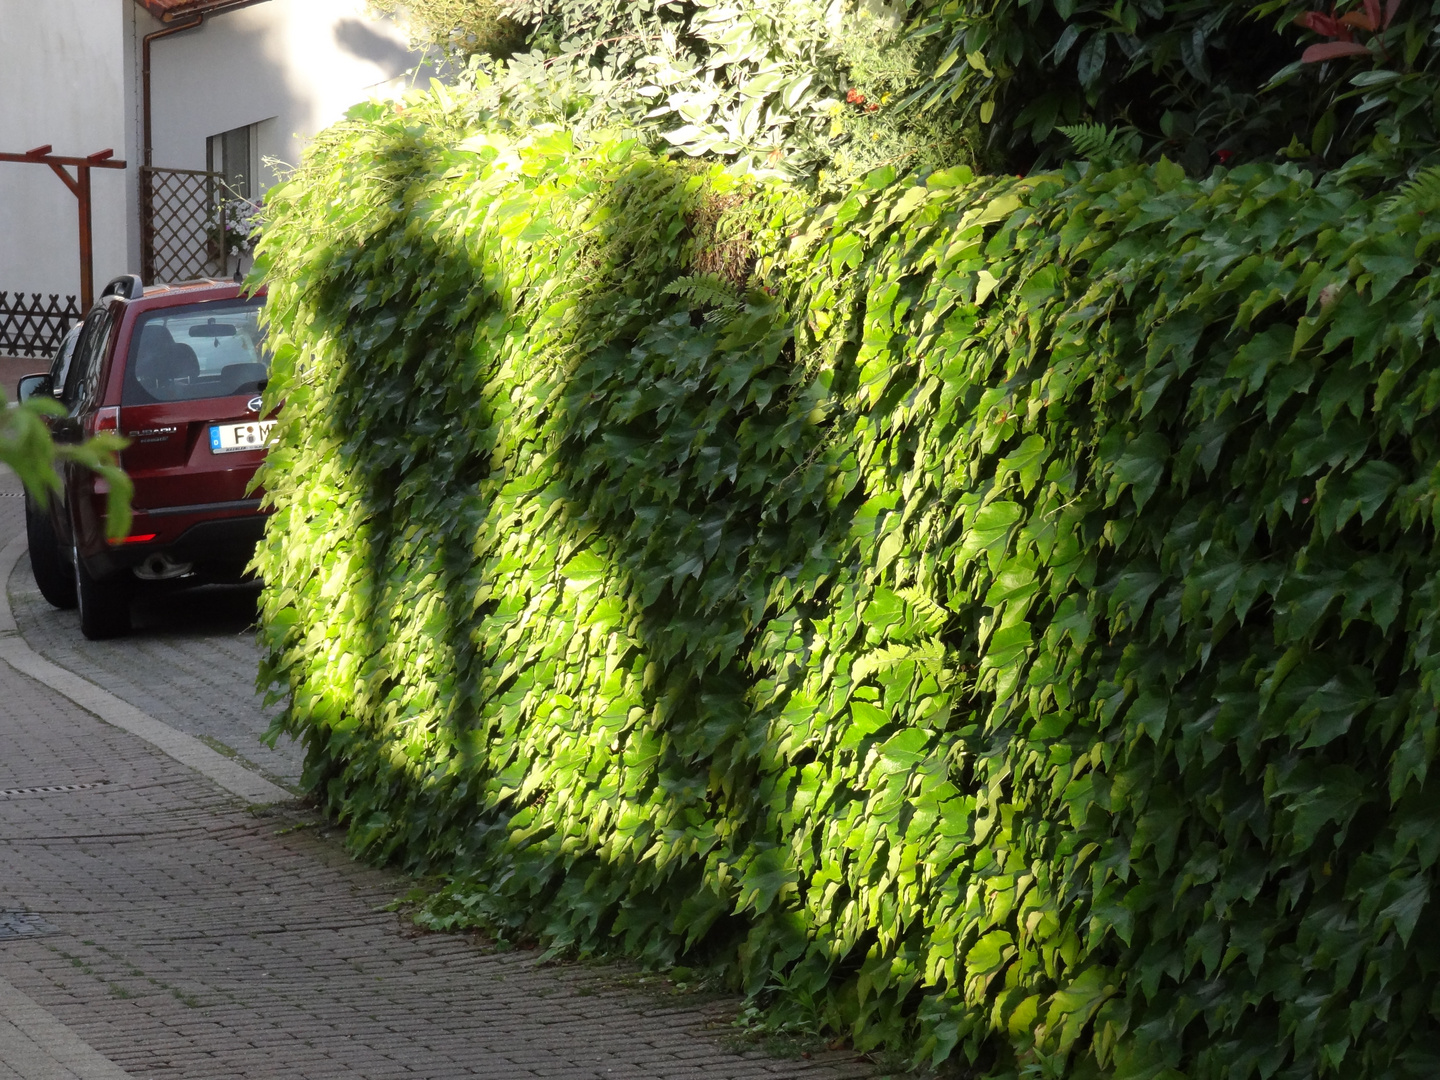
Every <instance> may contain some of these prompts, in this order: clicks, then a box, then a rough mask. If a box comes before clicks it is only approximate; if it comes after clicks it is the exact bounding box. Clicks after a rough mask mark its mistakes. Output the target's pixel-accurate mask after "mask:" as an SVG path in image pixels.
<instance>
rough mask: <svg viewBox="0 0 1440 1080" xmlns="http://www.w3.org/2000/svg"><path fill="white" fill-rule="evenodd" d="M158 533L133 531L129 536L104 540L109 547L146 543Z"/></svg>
mask: <svg viewBox="0 0 1440 1080" xmlns="http://www.w3.org/2000/svg"><path fill="white" fill-rule="evenodd" d="M159 535H160V534H159V533H134V534H132V535H130V536H122V537H120V538H119V539H117V540H106V541H105V542H106V543H107V544H109V545H110V546H111V547H119V546H120V545H122V544H148V543H149V542H150V541H151V540H154V539H155V537H157V536H159Z"/></svg>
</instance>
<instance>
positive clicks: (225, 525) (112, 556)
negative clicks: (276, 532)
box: [83, 499, 270, 579]
mask: <svg viewBox="0 0 1440 1080" xmlns="http://www.w3.org/2000/svg"><path fill="white" fill-rule="evenodd" d="M259 505H260V500H259V499H245V500H243V501H240V502H234V503H206V504H201V505H197V506H183V507H173V508H166V509H163V510H148V511H147V510H138V509H137V510H136V511H135V516H134V521H133V523H132V524H131V526H130V534H131V535H132V536H143V535H146V534H149V533H155V534H156V539H155V540H153V541H148V542H143V543H128V544H123V545H119V546H109V545H107V546H106V548H105V549H104V550H103V551H98V552H94V553H93V554H88V555H85V556H83V558H84V561H85V568H86V569H87V570H88V571H89V572H90V574H91V576H92V577H95V578H97V579H99V578H106V577H111V576H113V575H115V574H119V573H123V572H126V571H128V570H130V569H132V568H133V567H136V566H139V565H140V564H141V563H144V562H146V561H147V560H149V559H151V558H152V557H153V556H156V555H163V556H168V557H169V559H170V560H171V561H172V562H177V563H191V564H193V565H194V567H195V570H196V573H197V575H198V576H200V577H225V578H229V577H237V576H239V574H240V573H241V571H242V570H243V569H244V567H245V565H246V564H247V563H249V561H250V559H251V558H252V557H253V556H254V554H255V546H256V544H258V543H259V542H260V538H261V537H262V536H264V534H265V521H266V519H268V518H269V516H270V513H269V512H268V511H263V512H262V511H260V510H259ZM227 510H228V511H231V512H230V513H228V514H226V513H225V512H226V511H227ZM217 514H223V515H224V516H220V517H217V516H216V515H217Z"/></svg>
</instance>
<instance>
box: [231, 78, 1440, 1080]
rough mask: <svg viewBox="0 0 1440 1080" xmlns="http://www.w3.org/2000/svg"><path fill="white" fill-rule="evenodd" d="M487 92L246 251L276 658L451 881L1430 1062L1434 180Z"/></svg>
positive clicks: (584, 928)
mask: <svg viewBox="0 0 1440 1080" xmlns="http://www.w3.org/2000/svg"><path fill="white" fill-rule="evenodd" d="M442 114H444V106H443V103H436V105H435V106H434V108H433V115H432V113H430V112H427V111H426V109H424V108H422V107H420V106H418V105H417V106H414V107H411V108H408V109H407V110H406V112H405V113H404V114H402V115H396V114H394V113H392V112H388V111H385V110H382V109H381V108H379V107H373V108H370V109H368V110H362V111H360V112H357V113H356V114H355V116H354V117H353V119H352V120H351V121H350V122H349V123H348V124H347V125H345V126H344V127H342V128H341V129H339V130H337V131H336V132H334V133H332V134H331V135H330V136H329V137H328V138H327V139H326V140H324V141H323V142H322V145H321V147H320V149H319V150H318V151H317V152H316V153H314V154H313V155H312V156H311V158H310V159H309V160H308V162H307V163H306V164H305V166H304V167H303V168H302V169H301V171H300V172H299V174H298V175H297V177H296V178H295V179H294V180H292V181H291V182H290V183H289V184H288V185H287V186H286V187H285V188H283V189H281V190H280V191H278V192H276V193H275V195H274V197H273V198H272V200H271V202H270V205H269V211H268V212H269V214H270V215H271V221H272V225H271V226H270V229H269V232H268V234H267V237H266V239H265V241H264V245H263V248H262V251H261V254H260V267H261V270H262V272H263V273H264V274H265V275H266V277H267V279H268V281H269V283H270V293H269V297H270V299H269V303H268V312H269V318H270V320H271V334H272V341H273V343H274V345H275V350H276V357H275V365H274V376H273V380H272V385H271V389H270V391H269V393H270V394H271V395H272V396H273V397H274V399H275V400H281V399H283V400H284V402H285V406H284V411H283V413H282V421H281V426H282V429H283V439H282V443H281V445H280V446H279V447H277V448H276V449H275V450H274V451H272V453H271V455H270V458H269V461H268V463H267V466H266V470H265V475H264V483H265V485H266V490H267V491H268V493H269V495H268V497H269V498H270V500H271V501H272V503H273V504H274V505H275V506H276V507H277V513H276V515H275V516H274V517H273V518H272V519H271V525H270V528H269V531H268V533H267V539H266V542H265V544H264V546H263V548H262V551H261V554H260V559H259V563H260V568H261V570H262V572H263V574H264V576H265V579H266V582H267V585H266V592H265V598H264V612H265V621H264V631H263V632H264V636H265V640H266V642H267V643H268V646H269V658H268V660H267V664H266V668H265V672H264V675H265V677H266V678H273V679H275V680H276V681H277V682H278V684H279V686H280V687H281V688H282V690H283V691H285V692H286V693H288V695H289V706H288V709H287V711H286V714H285V717H284V719H283V726H284V727H285V729H286V730H289V731H291V732H294V733H296V734H298V735H300V736H302V737H303V738H304V739H305V740H306V742H307V745H308V748H309V755H308V763H307V774H306V780H307V783H308V784H309V785H310V786H311V788H312V790H313V791H314V792H315V793H316V795H317V797H318V798H319V799H320V800H321V802H322V803H323V805H324V806H325V807H326V808H327V809H328V810H329V811H330V812H331V813H332V814H334V815H336V816H337V817H338V818H340V819H341V820H343V821H344V822H346V823H347V824H348V826H349V836H350V842H351V844H352V845H353V847H354V848H355V849H356V850H357V851H359V852H361V853H363V854H364V855H365V856H366V857H369V858H372V859H377V860H387V861H392V862H395V863H398V864H400V865H403V866H405V867H408V868H411V869H414V870H424V871H427V872H438V873H443V874H445V875H447V876H448V877H449V878H450V880H451V884H450V886H449V887H448V888H447V890H446V891H445V893H444V894H443V895H442V896H441V897H440V898H438V899H437V900H436V901H435V902H434V903H433V904H432V905H431V907H430V908H429V912H428V915H427V916H426V918H427V920H428V923H429V925H432V926H437V927H445V926H455V925H466V924H471V925H474V924H479V925H485V926H487V927H489V928H490V929H491V930H493V931H495V932H497V933H520V934H528V935H535V936H538V937H539V938H540V939H541V940H543V941H544V942H545V943H546V944H547V945H548V946H550V947H552V948H554V949H557V950H561V951H572V952H579V953H591V952H600V951H613V950H619V951H625V952H628V953H631V954H633V955H636V956H639V957H641V958H643V959H644V960H646V961H648V962H650V963H654V964H660V965H665V964H669V963H673V962H676V961H677V960H679V959H680V958H682V957H683V958H684V962H685V963H686V964H691V965H693V964H696V963H707V964H711V965H713V966H715V967H716V968H717V969H718V970H720V971H722V972H724V973H725V974H726V975H727V976H729V977H730V978H731V979H732V980H733V982H734V983H735V984H736V985H737V986H739V987H741V988H743V989H744V991H745V992H746V993H748V994H750V995H752V996H753V997H754V998H756V999H757V1000H758V1001H759V1002H761V1003H763V1004H767V1005H770V1006H773V1010H774V1012H773V1014H774V1015H776V1016H783V1017H784V1018H786V1020H787V1021H788V1022H790V1023H792V1024H801V1025H805V1024H808V1025H813V1026H815V1027H820V1026H828V1027H830V1028H831V1029H839V1030H842V1031H845V1032H848V1033H849V1034H850V1035H851V1037H852V1038H853V1040H854V1042H855V1043H856V1045H857V1046H859V1047H874V1046H878V1045H881V1044H888V1045H891V1046H897V1047H899V1046H904V1047H908V1048H909V1049H910V1050H912V1051H913V1052H915V1053H916V1054H917V1055H918V1056H919V1057H921V1058H924V1059H928V1060H932V1061H941V1060H944V1059H947V1058H951V1057H955V1056H961V1057H964V1058H967V1059H969V1060H972V1061H975V1062H977V1063H979V1064H980V1065H981V1066H982V1067H984V1068H985V1069H987V1070H990V1071H992V1072H993V1074H994V1075H1002V1074H1006V1073H1009V1074H1012V1075H1013V1074H1016V1073H1020V1072H1023V1073H1024V1074H1025V1075H1027V1076H1060V1075H1064V1076H1067V1077H1086V1076H1101V1075H1104V1076H1114V1077H1126V1078H1129V1077H1147V1078H1149V1077H1178V1076H1189V1077H1216V1078H1219V1077H1227V1078H1229V1077H1234V1078H1240V1077H1251V1076H1261V1077H1269V1076H1276V1075H1278V1076H1285V1077H1302V1076H1306V1077H1308V1076H1316V1075H1332V1076H1346V1077H1348V1076H1365V1077H1391V1076H1394V1077H1400V1076H1406V1075H1414V1076H1423V1075H1431V1074H1433V1072H1434V1071H1435V1069H1436V1066H1437V1063H1436V1061H1435V1059H1434V1055H1435V1050H1434V1049H1433V1039H1431V1038H1429V1035H1430V1033H1431V1031H1432V1030H1433V1029H1434V1026H1435V1016H1436V1013H1435V1009H1436V1006H1435V1005H1434V1001H1435V994H1436V990H1437V981H1436V969H1437V964H1440V946H1437V940H1436V938H1435V933H1434V930H1433V928H1432V926H1433V923H1434V920H1433V919H1429V920H1427V919H1426V918H1425V917H1424V916H1425V914H1426V913H1427V911H1428V905H1429V903H1430V891H1431V882H1432V880H1433V877H1434V874H1435V866H1436V860H1437V858H1440V828H1437V826H1440V802H1437V800H1436V797H1435V795H1434V793H1433V785H1431V784H1430V783H1429V778H1428V770H1429V767H1430V765H1431V763H1432V761H1433V758H1434V754H1435V749H1436V715H1437V712H1436V706H1437V695H1440V688H1437V686H1436V684H1435V681H1434V679H1435V675H1434V673H1435V672H1436V670H1437V668H1440V654H1437V652H1436V649H1437V647H1440V646H1437V645H1436V644H1435V635H1434V622H1435V619H1436V612H1437V605H1436V596H1435V591H1436V582H1437V580H1440V576H1437V571H1440V561H1437V556H1436V554H1435V550H1434V549H1435V527H1436V523H1437V517H1436V515H1437V513H1440V509H1437V503H1436V480H1435V478H1436V477H1437V476H1440V471H1437V469H1440V425H1437V421H1436V418H1435V414H1434V409H1435V407H1436V405H1437V403H1440V373H1437V370H1436V369H1435V366H1434V365H1433V364H1430V363H1427V362H1426V359H1425V358H1426V357H1427V356H1428V355H1429V354H1430V353H1431V352H1432V351H1433V349H1434V339H1435V315H1436V312H1437V310H1440V308H1437V305H1440V299H1437V285H1440V273H1437V272H1436V268H1435V265H1434V261H1433V260H1434V256H1433V250H1434V249H1433V246H1432V245H1433V242H1434V241H1435V240H1436V239H1437V238H1440V224H1437V223H1436V221H1435V214H1434V211H1435V210H1436V209H1440V203H1437V202H1435V200H1434V198H1433V195H1434V193H1433V191H1430V190H1429V188H1431V187H1433V186H1434V185H1433V184H1432V185H1417V186H1415V187H1414V188H1412V189H1409V190H1407V191H1405V192H1402V193H1401V194H1400V195H1399V196H1398V197H1396V198H1393V199H1390V200H1388V201H1385V202H1383V203H1381V202H1374V201H1366V200H1364V199H1362V198H1360V197H1359V196H1357V195H1355V194H1353V193H1351V192H1349V191H1347V190H1346V189H1345V188H1344V187H1342V186H1340V185H1339V183H1338V182H1335V181H1326V182H1322V183H1320V184H1317V183H1316V182H1315V181H1313V180H1312V178H1310V177H1309V176H1307V175H1306V174H1304V173H1302V172H1300V171H1298V170H1296V169H1293V168H1290V167H1284V168H1272V167H1261V166H1246V167H1245V168H1243V169H1237V170H1235V171H1233V172H1226V171H1224V170H1219V171H1217V172H1216V173H1215V174H1214V175H1212V176H1211V177H1209V178H1208V179H1206V180H1205V181H1203V182H1196V181H1192V180H1189V179H1187V178H1186V177H1185V175H1184V173H1183V171H1182V170H1181V169H1180V168H1179V167H1178V166H1174V165H1170V164H1169V163H1167V162H1161V163H1160V164H1159V165H1156V166H1147V167H1140V166H1134V167H1128V168H1122V169H1118V170H1113V171H1109V172H1102V171H1099V170H1096V169H1093V168H1087V167H1079V168H1073V169H1070V170H1068V171H1066V172H1065V173H1063V174H1056V175H1054V176H1048V177H1039V178H1030V179H1028V180H1019V179H992V178H975V177H972V176H971V175H970V174H969V173H968V172H966V171H964V170H952V171H949V172H940V173H934V174H932V175H930V176H928V177H926V178H924V179H920V180H917V179H914V178H908V179H907V178H898V177H896V176H895V175H894V174H893V173H891V172H890V171H889V170H882V171H880V172H878V173H874V174H872V175H871V176H870V178H869V179H868V180H867V181H866V182H865V183H864V184H862V185H859V186H857V187H856V188H855V189H854V190H853V191H852V192H851V193H850V194H849V197H848V198H846V199H844V200H843V201H841V202H839V203H837V204H834V205H831V206H829V207H827V208H824V209H815V208H812V207H808V206H807V205H806V204H805V203H804V202H803V201H801V200H800V199H799V198H797V197H796V196H795V195H794V194H793V193H791V192H789V191H787V190H786V189H785V188H783V187H780V186H775V185H771V186H763V187H757V186H754V185H750V184H746V183H742V182H740V181H737V180H735V179H734V178H732V177H729V176H727V175H726V174H725V173H723V172H722V171H720V169H719V168H718V167H710V168H702V167H698V166H693V165H692V166H688V167H687V166H683V165H677V164H675V163H673V162H668V161H665V160H658V159H656V158H654V157H652V156H650V155H649V154H647V153H645V152H643V151H641V150H639V149H637V148H636V147H635V146H634V145H633V144H627V143H613V142H612V143H608V144H605V145H604V146H602V147H601V148H599V149H597V150H594V151H587V152H585V153H579V152H577V151H576V150H575V149H574V147H573V145H572V144H571V143H570V142H569V140H568V139H567V138H566V137H564V136H563V135H557V134H553V133H541V134H539V135H536V136H533V137H530V138H526V139H523V140H520V141H516V142H511V141H508V140H507V139H506V138H504V137H502V136H500V135H498V134H496V133H494V132H486V131H467V132H460V133H456V132H455V131H453V130H452V129H451V128H450V127H448V126H447V125H449V124H451V123H452V121H451V120H449V119H445V120H443V121H442V119H441V116H442ZM444 115H446V116H448V115H449V114H444ZM432 121H433V122H432Z"/></svg>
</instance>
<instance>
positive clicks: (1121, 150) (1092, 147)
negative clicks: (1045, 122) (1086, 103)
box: [1056, 124, 1140, 165]
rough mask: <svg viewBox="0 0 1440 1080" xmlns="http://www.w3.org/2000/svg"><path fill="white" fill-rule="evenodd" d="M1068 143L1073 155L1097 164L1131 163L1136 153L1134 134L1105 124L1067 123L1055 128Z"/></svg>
mask: <svg viewBox="0 0 1440 1080" xmlns="http://www.w3.org/2000/svg"><path fill="white" fill-rule="evenodd" d="M1056 130H1057V131H1059V132H1060V134H1062V135H1064V136H1065V137H1066V138H1067V139H1069V140H1070V145H1071V146H1073V147H1074V148H1075V156H1076V157H1079V158H1083V159H1085V160H1086V161H1091V162H1094V163H1095V164H1097V165H1100V164H1120V163H1128V162H1131V161H1134V160H1135V158H1136V156H1137V155H1138V154H1139V152H1140V139H1139V136H1138V133H1137V132H1135V131H1133V130H1129V131H1127V130H1126V129H1124V128H1112V127H1110V126H1109V125H1107V124H1070V125H1060V126H1058V127H1057V128H1056Z"/></svg>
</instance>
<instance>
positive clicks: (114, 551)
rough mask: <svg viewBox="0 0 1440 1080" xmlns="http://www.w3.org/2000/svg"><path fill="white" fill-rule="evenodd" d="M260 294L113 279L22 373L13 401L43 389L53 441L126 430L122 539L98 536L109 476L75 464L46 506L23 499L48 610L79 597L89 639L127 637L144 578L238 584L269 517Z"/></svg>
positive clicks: (215, 284)
mask: <svg viewBox="0 0 1440 1080" xmlns="http://www.w3.org/2000/svg"><path fill="white" fill-rule="evenodd" d="M263 303H264V300H263V297H261V296H254V297H246V296H243V295H242V294H241V290H240V286H239V285H237V284H236V283H235V282H233V281H212V280H204V281H192V282H185V283H183V284H178V285H157V286H151V287H148V288H147V287H145V286H144V285H142V284H141V282H140V279H139V278H138V277H134V276H133V275H127V276H125V277H120V278H116V279H115V280H114V281H112V282H110V284H109V285H107V286H106V287H105V290H104V292H103V293H102V294H101V296H100V299H99V300H98V301H96V303H95V306H94V307H93V308H92V309H91V310H90V313H89V314H88V315H87V316H86V317H85V321H84V322H83V323H82V324H81V325H80V327H79V328H78V333H75V332H73V331H72V336H70V337H67V338H66V340H65V341H64V342H63V343H62V345H61V347H60V349H59V350H58V351H57V352H56V356H55V361H54V364H53V365H52V367H51V369H50V371H48V372H46V373H44V374H39V375H26V376H25V377H24V378H23V379H21V380H20V386H19V395H18V396H19V397H20V399H21V400H22V401H23V400H25V399H26V398H29V397H32V396H33V395H35V394H51V395H53V396H54V397H55V398H56V399H58V400H59V401H60V403H61V404H62V405H64V406H66V407H67V409H68V413H69V414H68V415H67V416H64V417H57V418H55V419H53V420H51V421H50V427H51V432H52V434H53V435H54V437H55V440H56V441H57V442H78V441H80V440H82V439H84V438H85V437H86V436H87V435H93V434H95V433H97V432H101V431H118V432H119V433H120V434H121V435H123V436H124V437H125V438H126V439H128V440H129V446H128V447H126V449H125V450H124V451H123V453H122V454H121V458H120V464H121V465H122V466H123V468H124V469H125V471H126V472H127V473H128V474H129V476H130V478H131V479H132V480H133V481H134V484H135V495H134V502H133V506H134V511H135V518H134V522H133V524H132V525H131V526H130V532H129V535H127V536H126V537H124V538H123V539H121V540H107V539H106V536H105V495H106V487H105V483H104V481H103V480H101V479H100V478H98V477H97V476H96V475H95V474H94V473H92V472H90V471H89V470H88V469H85V468H83V467H81V466H75V465H68V464H67V465H65V466H63V469H62V474H61V476H62V480H63V482H64V484H63V491H62V492H61V493H60V495H59V497H57V498H52V499H51V500H50V504H49V506H48V507H47V508H44V509H42V508H41V507H40V505H39V504H38V503H37V502H35V501H34V500H33V499H32V498H30V497H29V496H28V495H27V496H26V499H25V523H26V530H27V533H28V537H29V542H30V566H31V569H32V570H33V571H34V573H35V582H36V584H37V585H39V587H40V591H41V593H42V594H44V596H45V599H46V600H48V601H49V602H50V603H51V604H54V605H55V606H56V607H59V608H71V607H76V606H77V605H78V607H79V608H80V629H81V632H82V633H84V635H85V636H86V637H87V638H92V639H95V638H107V637H115V636H117V635H120V634H124V633H126V632H127V631H128V630H129V629H130V598H131V596H132V594H133V592H134V590H135V588H136V587H137V586H139V585H141V584H143V583H159V582H174V583H179V584H200V583H204V582H233V581H241V580H244V576H245V572H246V566H247V564H248V563H249V561H250V558H251V556H252V555H253V554H254V552H255V545H256V542H257V541H258V540H259V539H260V536H261V534H262V532H263V531H264V527H265V513H264V512H262V511H261V509H260V498H259V495H258V493H257V492H252V491H250V490H248V489H249V485H250V481H251V479H252V478H253V477H254V475H255V470H256V468H258V467H259V465H260V462H261V460H262V459H263V457H264V455H265V447H266V446H267V445H268V444H269V440H270V429H271V428H272V426H273V425H274V420H271V419H265V418H263V417H262V416H261V401H260V396H261V393H262V391H263V390H264V389H265V383H266V380H267V379H268V378H269V373H270V369H269V357H268V355H267V353H266V351H265V346H264V340H263V336H262V334H261V332H260V327H259V316H260V309H261V306H262V304H263Z"/></svg>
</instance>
